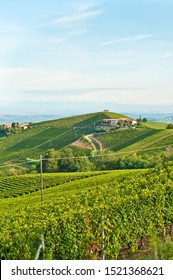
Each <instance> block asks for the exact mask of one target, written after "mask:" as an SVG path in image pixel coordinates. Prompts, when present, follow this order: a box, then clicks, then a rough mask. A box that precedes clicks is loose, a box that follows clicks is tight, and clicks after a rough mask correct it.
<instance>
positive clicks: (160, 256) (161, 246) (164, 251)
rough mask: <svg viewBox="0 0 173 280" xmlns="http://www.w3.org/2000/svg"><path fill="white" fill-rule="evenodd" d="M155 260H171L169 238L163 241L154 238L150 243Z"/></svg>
mask: <svg viewBox="0 0 173 280" xmlns="http://www.w3.org/2000/svg"><path fill="white" fill-rule="evenodd" d="M152 247H153V248H154V256H155V259H156V260H173V241H172V240H171V237H170V236H167V237H166V238H165V240H162V239H159V238H158V237H155V238H154V239H153V241H152Z"/></svg>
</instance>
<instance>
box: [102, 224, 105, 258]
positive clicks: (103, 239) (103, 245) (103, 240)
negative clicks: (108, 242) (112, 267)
mask: <svg viewBox="0 0 173 280" xmlns="http://www.w3.org/2000/svg"><path fill="white" fill-rule="evenodd" d="M102 260H105V231H104V222H103V221H102Z"/></svg>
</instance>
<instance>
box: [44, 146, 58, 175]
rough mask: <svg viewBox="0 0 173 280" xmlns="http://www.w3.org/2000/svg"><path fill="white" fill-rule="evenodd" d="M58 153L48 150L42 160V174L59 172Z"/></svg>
mask: <svg viewBox="0 0 173 280" xmlns="http://www.w3.org/2000/svg"><path fill="white" fill-rule="evenodd" d="M60 156H61V155H60V152H59V151H57V150H55V149H49V150H48V151H47V152H46V154H45V155H44V158H43V172H57V171H58V170H59V165H58V158H59V157H60Z"/></svg>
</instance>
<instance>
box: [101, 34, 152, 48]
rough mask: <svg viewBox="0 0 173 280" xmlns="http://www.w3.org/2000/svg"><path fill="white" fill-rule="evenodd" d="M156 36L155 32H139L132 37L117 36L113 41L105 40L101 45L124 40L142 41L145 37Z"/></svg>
mask: <svg viewBox="0 0 173 280" xmlns="http://www.w3.org/2000/svg"><path fill="white" fill-rule="evenodd" d="M152 37H154V34H139V35H136V36H131V37H123V38H117V39H114V40H111V41H107V42H103V43H102V44H101V46H108V45H112V44H116V43H123V42H135V41H141V40H145V39H149V38H152Z"/></svg>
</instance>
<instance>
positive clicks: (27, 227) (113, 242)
mask: <svg viewBox="0 0 173 280" xmlns="http://www.w3.org/2000/svg"><path fill="white" fill-rule="evenodd" d="M172 172H173V165H172V163H169V164H166V165H165V166H158V167H157V168H156V169H155V170H151V171H147V172H146V171H145V172H144V171H143V172H139V171H138V172H129V173H127V171H126V172H124V171H123V172H118V173H117V172H109V173H107V174H100V175H98V176H95V177H92V178H84V179H79V180H77V181H71V182H68V183H63V184H61V185H58V186H55V187H52V188H48V189H45V190H44V205H41V203H40V202H39V201H40V194H39V193H33V194H28V195H25V196H24V197H19V198H12V199H1V200H0V213H1V221H0V228H1V231H0V258H1V259H11V260H15V259H33V258H34V255H35V253H36V250H37V247H38V245H39V236H40V234H44V238H45V244H46V247H45V257H46V259H64V260H65V259H81V260H82V259H99V258H100V257H101V252H102V231H103V229H104V235H105V240H104V241H105V242H104V243H105V254H106V259H117V257H118V254H119V250H120V249H121V248H122V247H124V246H127V245H129V246H130V248H131V249H130V250H131V251H133V250H134V249H135V250H136V240H137V239H138V238H140V237H141V236H143V237H145V236H147V237H152V236H153V235H154V234H157V233H159V232H160V231H161V229H163V227H166V226H169V225H171V224H173V184H172V175H171V174H172ZM118 174H119V175H118ZM74 175H75V173H74ZM50 176H51V175H50Z"/></svg>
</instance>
